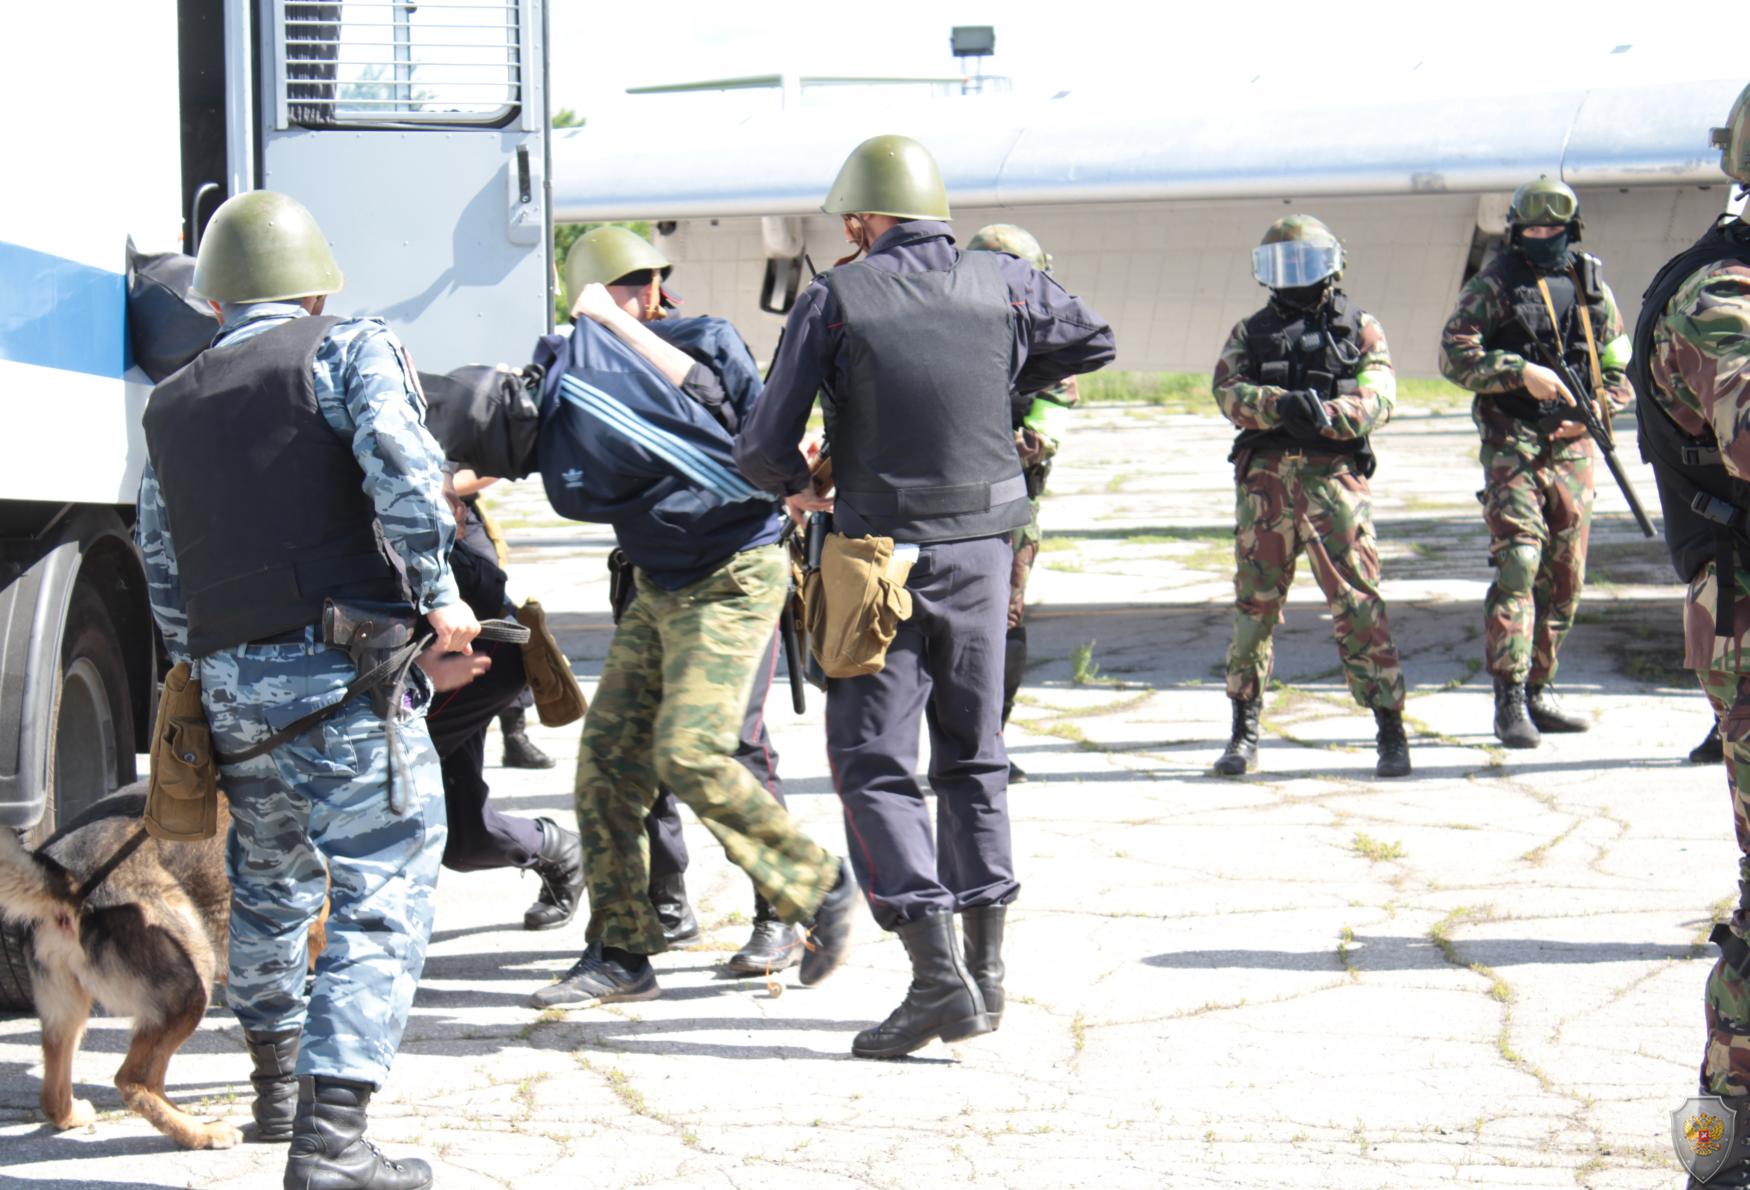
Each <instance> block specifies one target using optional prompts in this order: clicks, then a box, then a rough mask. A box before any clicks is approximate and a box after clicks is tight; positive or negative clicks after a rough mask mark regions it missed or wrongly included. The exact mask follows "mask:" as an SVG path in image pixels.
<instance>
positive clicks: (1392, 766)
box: [1373, 707, 1410, 777]
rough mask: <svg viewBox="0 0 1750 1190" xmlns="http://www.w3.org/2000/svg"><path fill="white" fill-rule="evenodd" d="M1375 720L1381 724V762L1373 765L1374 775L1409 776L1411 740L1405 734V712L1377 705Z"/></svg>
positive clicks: (1374, 712) (1374, 709)
mask: <svg viewBox="0 0 1750 1190" xmlns="http://www.w3.org/2000/svg"><path fill="white" fill-rule="evenodd" d="M1373 721H1374V722H1375V723H1377V724H1379V744H1378V748H1379V763H1377V764H1375V765H1374V766H1373V775H1374V776H1376V777H1407V776H1409V775H1410V741H1409V740H1408V739H1407V738H1406V737H1405V736H1404V713H1403V712H1402V711H1393V710H1388V709H1386V708H1385V707H1375V708H1373Z"/></svg>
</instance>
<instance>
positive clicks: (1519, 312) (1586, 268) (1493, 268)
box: [1484, 248, 1610, 421]
mask: <svg viewBox="0 0 1750 1190" xmlns="http://www.w3.org/2000/svg"><path fill="white" fill-rule="evenodd" d="M1572 258H1573V267H1572V268H1571V269H1570V270H1569V271H1568V272H1565V273H1546V274H1544V284H1545V285H1547V286H1549V296H1550V304H1551V305H1553V306H1554V307H1555V308H1556V326H1557V327H1559V328H1560V329H1561V342H1562V349H1563V360H1564V361H1565V362H1566V363H1567V365H1568V367H1569V368H1571V369H1573V372H1574V375H1575V376H1577V377H1579V378H1580V380H1581V381H1582V382H1583V383H1585V384H1587V385H1590V384H1591V383H1592V362H1591V359H1590V358H1589V357H1588V355H1587V352H1586V328H1585V327H1584V326H1583V325H1582V324H1581V322H1580V313H1579V305H1578V301H1577V298H1576V295H1575V292H1574V278H1575V277H1578V278H1579V282H1580V290H1581V292H1582V293H1583V294H1584V296H1585V299H1586V312H1587V313H1588V314H1589V315H1590V316H1591V318H1592V333H1593V334H1594V335H1602V334H1603V333H1604V328H1605V327H1606V326H1607V325H1608V321H1607V320H1608V319H1609V317H1610V309H1609V307H1608V306H1606V305H1605V302H1604V284H1603V281H1602V280H1601V279H1600V276H1599V269H1600V265H1599V263H1598V258H1597V257H1596V256H1589V255H1587V254H1586V253H1584V252H1575V253H1573V254H1572ZM1484 271H1485V272H1488V273H1490V274H1492V275H1494V276H1495V277H1496V278H1497V279H1498V280H1499V281H1500V282H1501V286H1502V289H1503V292H1504V293H1505V294H1506V299H1507V309H1508V313H1509V315H1510V316H1509V317H1508V319H1507V321H1506V322H1505V323H1503V324H1502V325H1501V326H1499V327H1497V328H1495V333H1494V334H1492V335H1490V336H1489V341H1488V343H1487V344H1486V346H1487V347H1488V348H1489V350H1491V351H1510V352H1512V353H1513V354H1514V355H1517V356H1521V357H1523V358H1524V359H1527V360H1530V361H1531V362H1532V363H1535V364H1542V365H1543V366H1544V367H1546V368H1547V367H1550V366H1551V364H1550V358H1551V356H1553V355H1554V354H1555V346H1556V337H1555V333H1554V328H1552V327H1551V326H1550V320H1549V310H1548V309H1546V308H1545V306H1544V304H1543V295H1542V294H1541V293H1539V292H1538V289H1537V277H1538V273H1537V270H1536V269H1534V268H1532V267H1531V265H1530V263H1528V262H1527V261H1526V259H1525V258H1524V257H1523V256H1521V255H1520V254H1519V253H1518V252H1517V251H1515V250H1513V249H1512V248H1507V249H1505V250H1503V251H1502V252H1500V253H1499V254H1498V255H1496V257H1495V259H1494V260H1492V261H1490V262H1489V266H1488V268H1487V269H1486V270H1484ZM1597 346H1598V349H1599V350H1600V351H1602V350H1603V349H1604V344H1603V343H1599V344H1598V345H1597ZM1594 395H1597V394H1594ZM1489 400H1491V401H1493V402H1494V403H1495V404H1496V405H1497V406H1499V407H1500V409H1501V411H1502V412H1504V413H1506V414H1508V415H1509V416H1512V417H1516V418H1518V419H1519V420H1520V421H1538V420H1539V419H1541V418H1545V417H1548V416H1550V415H1551V414H1553V413H1556V412H1557V411H1558V410H1557V406H1556V405H1555V404H1550V405H1540V404H1539V403H1538V400H1537V398H1536V397H1534V396H1532V395H1531V394H1530V393H1529V392H1527V391H1526V390H1525V389H1523V388H1514V389H1508V390H1506V391H1504V392H1498V393H1490V394H1489Z"/></svg>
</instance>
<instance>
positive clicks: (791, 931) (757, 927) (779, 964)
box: [729, 893, 802, 975]
mask: <svg viewBox="0 0 1750 1190" xmlns="http://www.w3.org/2000/svg"><path fill="white" fill-rule="evenodd" d="M801 961H802V936H801V935H800V934H798V933H797V932H796V927H795V926H791V925H785V924H784V923H783V922H781V921H779V920H778V911H777V910H776V909H774V908H773V907H772V903H771V902H770V901H768V900H766V899H765V898H764V897H762V896H760V895H759V894H758V893H755V894H754V895H753V935H752V936H751V937H749V938H748V940H747V945H746V946H743V947H742V948H741V949H740V950H738V951H736V952H735V953H734V954H733V955H731V956H730V957H729V970H730V972H731V973H733V974H735V975H769V974H771V973H772V972H773V971H782V970H784V969H785V968H786V967H794V966H795V965H796V964H797V963H800V962H801Z"/></svg>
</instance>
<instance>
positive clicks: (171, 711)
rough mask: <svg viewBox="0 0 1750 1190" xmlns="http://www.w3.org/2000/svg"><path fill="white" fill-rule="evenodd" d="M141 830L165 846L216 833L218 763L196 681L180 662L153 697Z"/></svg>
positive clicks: (190, 841)
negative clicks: (155, 700) (155, 698)
mask: <svg viewBox="0 0 1750 1190" xmlns="http://www.w3.org/2000/svg"><path fill="white" fill-rule="evenodd" d="M150 755H151V768H150V774H151V775H150V777H149V778H148V780H147V784H146V813H145V826H146V831H147V833H148V834H150V835H151V836H152V837H153V838H155V839H162V840H164V841H165V842H167V843H198V842H200V841H201V840H203V839H210V838H212V837H213V836H214V835H215V834H217V833H218V831H219V762H218V758H217V757H216V756H214V754H213V733H212V731H211V730H210V729H209V728H208V727H207V713H206V710H205V709H204V708H203V707H202V706H201V680H200V679H199V678H198V677H196V676H194V674H193V673H192V672H190V670H189V665H188V662H186V661H179V662H177V663H176V665H175V666H174V667H172V669H171V670H170V673H169V674H167V675H166V676H165V678H164V687H163V689H161V690H160V691H159V692H158V718H157V720H156V721H155V722H154V723H153V725H152V747H151V753H150Z"/></svg>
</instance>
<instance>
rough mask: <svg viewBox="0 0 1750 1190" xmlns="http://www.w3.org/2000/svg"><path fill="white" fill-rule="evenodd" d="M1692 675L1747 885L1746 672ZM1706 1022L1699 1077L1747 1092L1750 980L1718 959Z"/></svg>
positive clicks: (1742, 920) (1747, 915) (1747, 920)
mask: <svg viewBox="0 0 1750 1190" xmlns="http://www.w3.org/2000/svg"><path fill="white" fill-rule="evenodd" d="M1695 676H1696V678H1697V680H1699V681H1700V682H1701V688H1702V690H1703V691H1705V692H1706V694H1707V697H1708V701H1709V702H1711V703H1712V704H1713V707H1714V713H1715V714H1717V715H1719V717H1720V743H1721V744H1722V745H1723V746H1724V751H1725V754H1726V786H1727V788H1728V789H1729V790H1730V791H1731V795H1732V827H1733V830H1734V831H1735V832H1736V834H1737V837H1738V853H1739V858H1738V881H1739V888H1740V890H1744V889H1746V888H1750V674H1740V673H1737V672H1735V671H1732V670H1722V669H1706V670H1699V671H1697V673H1696V675H1695ZM1739 896H1740V901H1739V908H1738V909H1737V911H1736V912H1734V913H1733V914H1732V921H1731V925H1732V929H1733V931H1734V932H1735V933H1737V934H1738V935H1739V936H1740V937H1743V936H1744V935H1745V934H1746V933H1750V907H1746V905H1745V903H1744V901H1745V899H1746V894H1745V893H1744V892H1743V891H1740V894H1739ZM1702 1012H1703V1015H1704V1017H1705V1018H1706V1021H1707V1051H1706V1053H1705V1054H1704V1055H1703V1057H1702V1063H1701V1081H1702V1085H1703V1086H1705V1087H1706V1088H1707V1089H1708V1090H1709V1091H1712V1092H1713V1093H1714V1094H1716V1095H1744V1094H1750V980H1746V979H1745V978H1744V976H1742V975H1740V974H1739V973H1738V972H1737V971H1736V970H1734V969H1733V968H1732V967H1730V966H1728V965H1727V964H1726V961H1725V960H1724V959H1723V958H1722V959H1719V960H1717V961H1716V962H1715V963H1714V966H1713V970H1711V971H1710V972H1708V977H1707V989H1706V991H1705V992H1704V993H1703V996H1702Z"/></svg>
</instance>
